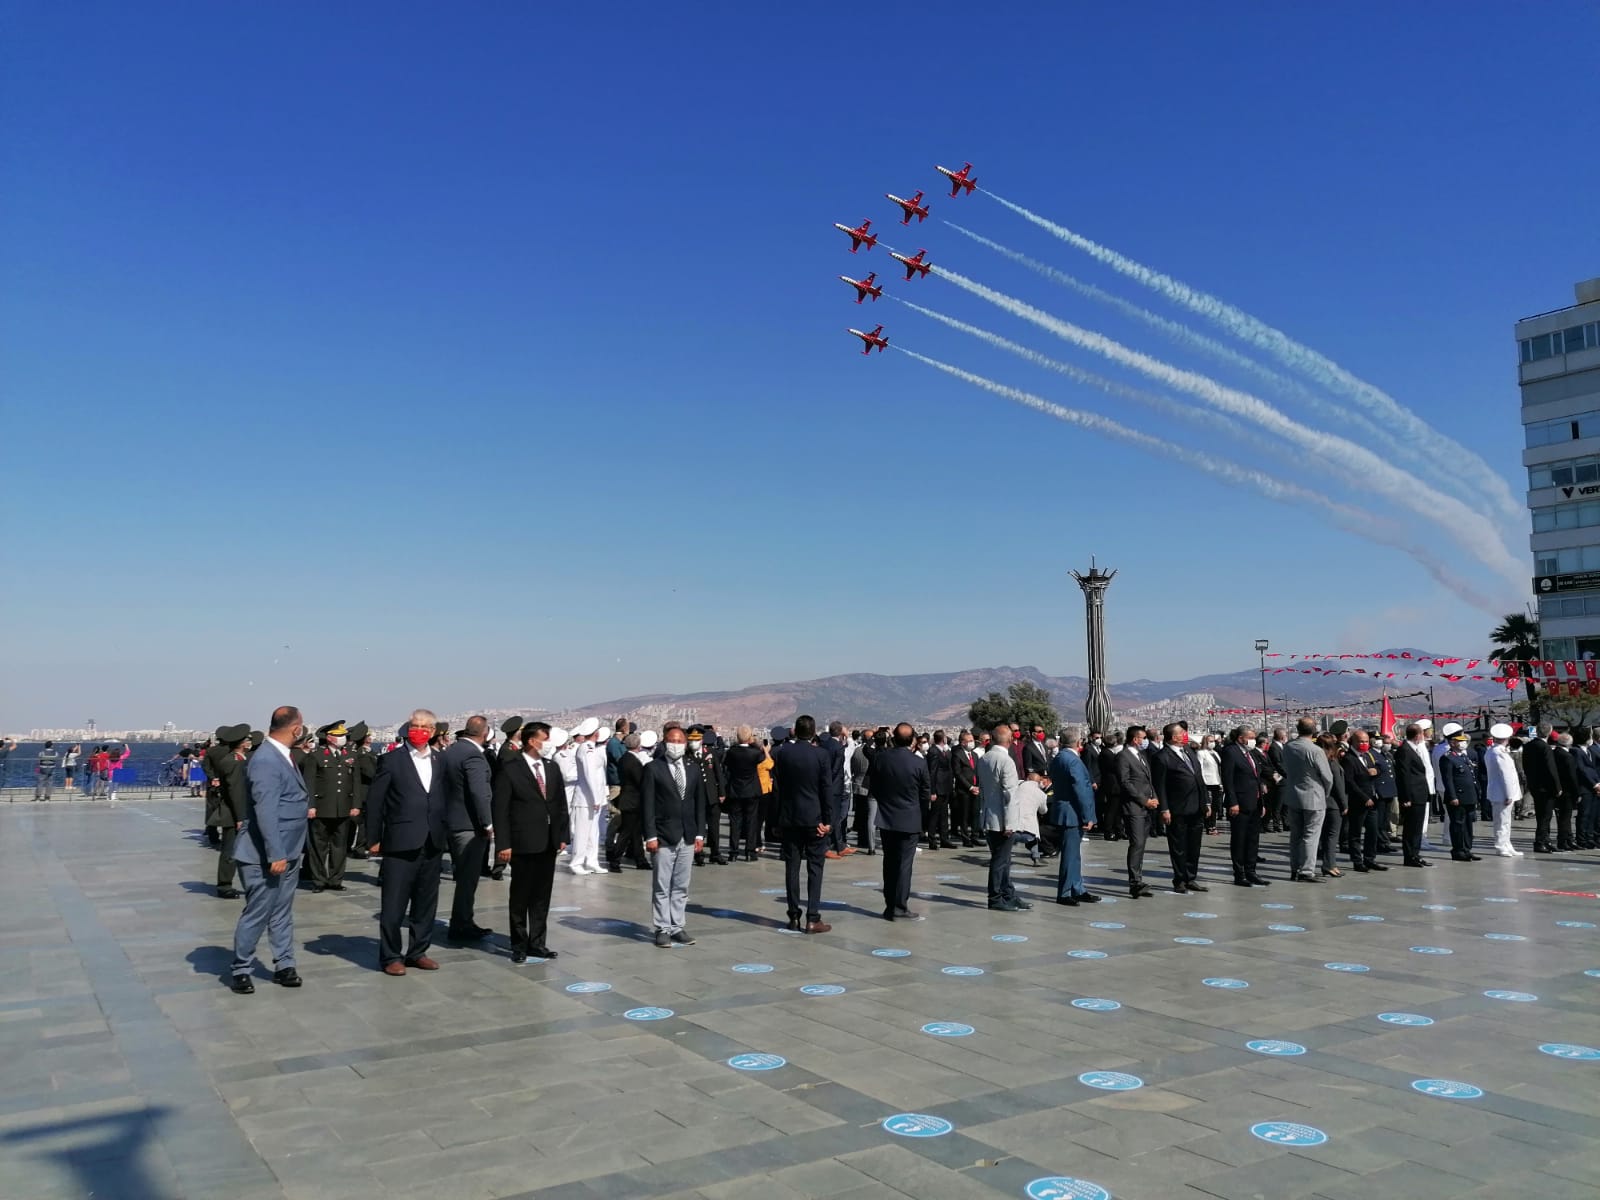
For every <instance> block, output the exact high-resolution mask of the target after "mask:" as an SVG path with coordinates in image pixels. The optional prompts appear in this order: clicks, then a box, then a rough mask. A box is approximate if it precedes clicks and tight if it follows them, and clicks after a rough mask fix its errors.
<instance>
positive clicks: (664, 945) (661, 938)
mask: <svg viewBox="0 0 1600 1200" xmlns="http://www.w3.org/2000/svg"><path fill="white" fill-rule="evenodd" d="M656 946H657V947H659V948H660V949H662V950H671V949H672V935H671V934H670V933H668V932H667V931H666V930H665V929H658V930H656Z"/></svg>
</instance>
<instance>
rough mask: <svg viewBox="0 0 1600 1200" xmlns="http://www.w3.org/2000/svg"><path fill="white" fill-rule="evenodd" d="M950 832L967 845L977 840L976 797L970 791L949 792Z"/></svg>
mask: <svg viewBox="0 0 1600 1200" xmlns="http://www.w3.org/2000/svg"><path fill="white" fill-rule="evenodd" d="M950 832H951V833H952V834H953V835H954V836H955V837H957V838H960V839H961V840H962V841H963V842H966V843H967V844H969V845H971V844H972V843H974V842H976V841H977V840H978V797H976V796H974V795H973V794H972V793H971V792H963V791H960V790H959V789H958V790H957V791H955V792H954V793H952V794H951V796H950Z"/></svg>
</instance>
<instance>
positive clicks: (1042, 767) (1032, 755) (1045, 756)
mask: <svg viewBox="0 0 1600 1200" xmlns="http://www.w3.org/2000/svg"><path fill="white" fill-rule="evenodd" d="M1022 765H1023V768H1024V769H1025V770H1026V771H1027V772H1028V773H1029V774H1030V775H1031V774H1032V773H1033V772H1035V771H1037V772H1038V773H1039V774H1041V775H1048V774H1050V752H1049V751H1048V750H1046V749H1045V745H1044V743H1043V742H1036V741H1034V740H1033V739H1032V738H1029V739H1028V740H1027V741H1026V742H1024V743H1023V744H1022Z"/></svg>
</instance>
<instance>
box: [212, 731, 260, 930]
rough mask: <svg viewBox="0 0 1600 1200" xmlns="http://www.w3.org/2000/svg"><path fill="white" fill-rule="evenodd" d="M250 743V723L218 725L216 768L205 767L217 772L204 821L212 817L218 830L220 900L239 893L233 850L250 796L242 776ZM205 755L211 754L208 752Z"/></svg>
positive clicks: (233, 897) (218, 891) (247, 814)
mask: <svg viewBox="0 0 1600 1200" xmlns="http://www.w3.org/2000/svg"><path fill="white" fill-rule="evenodd" d="M249 746H250V726H248V725H223V726H220V727H219V728H218V729H217V747H216V748H218V749H221V750H222V751H223V757H222V758H220V759H217V760H215V763H216V765H215V767H208V768H207V769H208V771H209V770H215V771H216V772H217V775H216V781H217V788H216V792H217V799H216V802H215V807H214V808H213V807H212V801H211V800H210V798H209V794H208V797H207V800H206V810H207V813H208V814H209V815H208V816H207V818H206V820H207V823H208V824H209V823H210V821H211V820H212V818H213V817H215V820H216V823H217V825H218V826H219V827H220V829H221V835H222V836H221V845H220V846H219V849H220V851H221V853H220V854H218V856H217V897H218V899H221V900H237V899H238V898H239V897H240V895H241V894H242V893H241V892H240V891H239V890H238V889H237V888H235V887H234V886H233V876H234V870H235V864H234V861H233V849H234V842H235V840H236V838H237V837H238V833H239V827H240V825H242V824H243V823H244V819H245V818H246V817H247V816H249V815H250V797H249V793H248V789H247V788H246V786H245V778H244V764H245V758H246V753H245V751H246V750H247V749H248V748H249ZM207 757H208V759H209V757H210V752H209V751H207Z"/></svg>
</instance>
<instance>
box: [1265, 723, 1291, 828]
mask: <svg viewBox="0 0 1600 1200" xmlns="http://www.w3.org/2000/svg"><path fill="white" fill-rule="evenodd" d="M1288 742H1289V734H1288V731H1287V730H1285V729H1284V728H1283V726H1282V725H1276V726H1274V727H1273V730H1272V740H1271V741H1269V742H1268V743H1267V764H1268V765H1269V766H1270V767H1271V768H1272V770H1271V773H1270V774H1269V775H1268V776H1267V781H1266V783H1267V794H1266V795H1265V796H1264V797H1262V801H1261V810H1262V811H1261V823H1262V828H1263V829H1265V830H1267V832H1269V833H1282V832H1283V804H1282V799H1283V797H1282V791H1283V781H1284V779H1285V777H1286V772H1285V770H1284V763H1283V748H1284V746H1286V745H1288Z"/></svg>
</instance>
